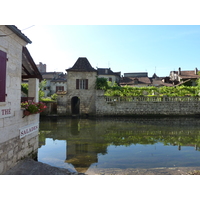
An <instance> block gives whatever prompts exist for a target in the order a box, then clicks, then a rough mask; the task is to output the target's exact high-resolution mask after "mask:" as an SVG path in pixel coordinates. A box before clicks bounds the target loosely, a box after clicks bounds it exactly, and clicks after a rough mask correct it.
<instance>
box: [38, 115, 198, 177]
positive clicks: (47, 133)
mask: <svg viewBox="0 0 200 200" xmlns="http://www.w3.org/2000/svg"><path fill="white" fill-rule="evenodd" d="M199 122H200V119H198V118H179V119H177V118H173V119H170V118H165V119H164V118H163V119H149V118H146V119H144V118H142V119H141V118H134V119H130V118H126V119H124V118H123V119H122V118H119V119H102V118H101V119H68V118H67V119H66V118H45V119H43V118H42V119H41V122H40V135H39V145H40V148H39V150H38V161H41V162H45V163H47V164H51V165H53V166H58V167H65V168H68V169H69V168H70V169H71V170H72V171H78V172H82V173H86V172H87V170H88V169H89V168H90V169H91V168H94V167H95V168H121V169H126V168H152V167H172V166H177V167H178V166H179V167H181V166H200V152H199V150H200V148H199V147H200V125H199V124H200V123H199ZM47 141H48V144H47ZM55 141H56V144H54V143H55ZM53 142H54V143H53ZM56 145H57V148H55V146H56Z"/></svg>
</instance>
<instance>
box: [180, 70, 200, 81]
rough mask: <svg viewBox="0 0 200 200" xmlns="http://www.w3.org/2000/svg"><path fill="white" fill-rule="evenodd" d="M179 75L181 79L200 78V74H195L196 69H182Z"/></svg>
mask: <svg viewBox="0 0 200 200" xmlns="http://www.w3.org/2000/svg"><path fill="white" fill-rule="evenodd" d="M179 76H180V78H181V79H189V78H200V76H199V75H197V74H195V73H194V71H181V74H180V75H179Z"/></svg>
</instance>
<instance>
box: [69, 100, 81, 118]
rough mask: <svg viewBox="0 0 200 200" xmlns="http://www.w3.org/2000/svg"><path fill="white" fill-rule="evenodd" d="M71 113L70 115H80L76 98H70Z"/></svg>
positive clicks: (78, 102)
mask: <svg viewBox="0 0 200 200" xmlns="http://www.w3.org/2000/svg"><path fill="white" fill-rule="evenodd" d="M71 111H72V115H79V113H80V99H79V98H78V97H72V99H71Z"/></svg>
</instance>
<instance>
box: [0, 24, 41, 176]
mask: <svg viewBox="0 0 200 200" xmlns="http://www.w3.org/2000/svg"><path fill="white" fill-rule="evenodd" d="M0 35H9V36H7V37H2V38H1V39H0V50H1V51H4V52H6V53H7V63H6V94H7V96H6V101H5V102H0V174H3V173H4V172H5V171H7V170H8V169H9V168H11V167H13V166H14V165H16V164H17V162H18V161H19V160H21V159H23V158H24V157H26V156H28V155H29V154H30V153H33V152H36V151H37V148H38V138H37V137H38V130H37V131H35V132H32V133H31V134H29V135H26V136H24V137H23V138H22V137H21V138H20V129H21V128H24V127H27V126H29V125H30V126H31V125H34V124H36V123H37V124H38V122H39V114H34V115H30V116H26V117H24V118H23V110H21V76H22V47H23V46H25V45H26V42H24V41H23V40H22V39H20V38H19V37H18V36H17V35H15V34H13V32H11V31H10V30H9V29H8V28H6V27H5V26H1V25H0Z"/></svg>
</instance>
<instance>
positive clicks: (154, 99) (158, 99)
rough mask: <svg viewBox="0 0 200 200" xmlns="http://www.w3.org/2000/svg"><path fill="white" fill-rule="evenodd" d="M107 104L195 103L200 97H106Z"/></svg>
mask: <svg viewBox="0 0 200 200" xmlns="http://www.w3.org/2000/svg"><path fill="white" fill-rule="evenodd" d="M104 99H105V100H106V102H144V101H145V102H146V101H148V102H162V101H164V102H183V101H186V102H190V101H191V102H194V101H199V100H200V97H188V96H184V97H167V96H162V97H160V96H157V97H149V96H142V97H137V96H134V97H114V96H113V97H106V96H105V97H104Z"/></svg>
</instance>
